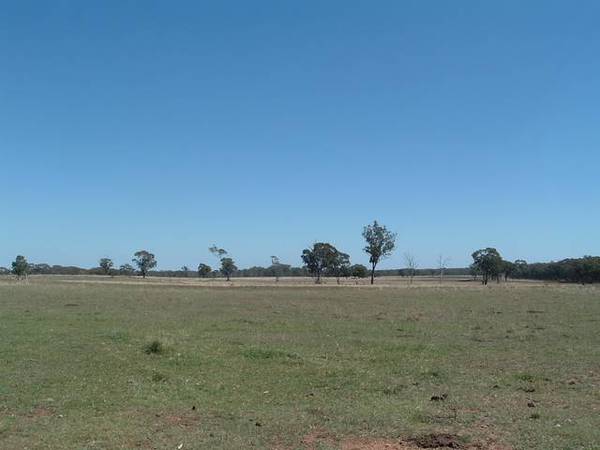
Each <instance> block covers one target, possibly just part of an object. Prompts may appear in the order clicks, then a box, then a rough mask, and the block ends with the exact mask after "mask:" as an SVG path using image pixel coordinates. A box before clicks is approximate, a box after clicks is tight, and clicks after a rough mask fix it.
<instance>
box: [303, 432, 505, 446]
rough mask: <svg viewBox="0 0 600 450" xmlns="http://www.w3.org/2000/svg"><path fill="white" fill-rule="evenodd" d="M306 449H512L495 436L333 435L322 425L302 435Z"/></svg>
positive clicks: (445, 434)
mask: <svg viewBox="0 0 600 450" xmlns="http://www.w3.org/2000/svg"><path fill="white" fill-rule="evenodd" d="M301 443H302V445H303V446H304V448H305V449H306V450H317V449H318V448H320V446H322V445H326V446H328V447H331V448H337V449H340V450H420V449H427V448H433V449H461V450H512V447H509V446H504V445H501V444H498V443H497V442H496V440H495V437H490V438H489V439H486V440H484V441H477V442H473V443H469V444H463V443H462V441H461V439H460V438H459V437H458V436H457V435H454V434H448V433H433V434H428V435H424V436H419V437H416V438H412V439H384V438H358V437H345V438H341V439H337V438H335V437H334V436H333V435H332V434H331V433H329V432H327V430H324V429H315V430H313V431H311V432H310V433H309V434H307V435H306V436H305V437H304V438H303V439H302V442H301Z"/></svg>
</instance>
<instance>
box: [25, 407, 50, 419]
mask: <svg viewBox="0 0 600 450" xmlns="http://www.w3.org/2000/svg"><path fill="white" fill-rule="evenodd" d="M53 415H54V411H52V410H51V409H49V408H45V407H43V406H36V407H35V408H33V409H32V410H31V411H30V412H29V414H27V417H29V418H30V419H37V418H39V417H50V416H53Z"/></svg>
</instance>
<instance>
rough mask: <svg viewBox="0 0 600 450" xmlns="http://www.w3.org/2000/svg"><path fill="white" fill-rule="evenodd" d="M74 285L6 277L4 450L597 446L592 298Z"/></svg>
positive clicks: (154, 283) (530, 291) (565, 291)
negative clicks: (367, 444)
mask: <svg viewBox="0 0 600 450" xmlns="http://www.w3.org/2000/svg"><path fill="white" fill-rule="evenodd" d="M61 280H62V279H61ZM78 280H79V279H78V278H77V277H72V278H71V279H70V281H69V282H67V281H66V280H65V281H59V280H56V279H53V278H52V277H49V278H47V279H44V278H32V280H31V281H30V282H29V283H28V284H26V285H25V284H21V285H19V284H16V283H14V282H12V281H11V279H6V280H5V281H2V280H0V315H1V316H2V318H3V320H2V335H3V336H4V338H3V339H2V340H1V341H0V354H1V355H2V358H3V359H2V364H1V365H0V380H2V381H0V395H1V396H2V397H1V398H2V407H1V408H2V411H3V415H2V416H1V417H0V448H34V447H37V446H38V445H39V443H40V442H42V441H43V442H44V445H45V446H46V447H48V448H53V449H71V448H85V447H86V446H87V447H90V445H91V444H88V443H89V442H92V441H94V442H97V443H98V444H96V446H101V447H102V448H121V447H127V448H131V447H135V446H136V444H125V445H124V444H123V442H127V443H129V442H132V443H136V442H147V441H148V439H149V438H150V439H152V446H154V447H155V448H177V446H178V445H180V444H182V443H183V444H184V446H183V448H211V449H228V450H229V449H242V448H244V449H245V448H251V447H254V448H276V447H279V448H290V449H292V448H304V444H303V443H302V442H303V440H305V439H308V438H307V436H309V435H311V433H312V431H313V430H315V429H319V430H324V431H323V432H322V434H325V432H326V433H327V434H326V435H327V436H331V437H333V438H334V440H332V441H331V442H330V443H329V444H326V443H323V444H319V442H320V441H319V440H318V439H317V441H316V443H315V447H316V448H319V447H318V446H319V445H321V447H323V448H327V446H329V448H337V444H336V442H337V441H336V439H346V438H349V437H352V436H371V437H381V438H382V439H388V440H389V442H397V439H399V438H403V439H405V440H406V441H407V442H409V441H410V439H411V438H413V437H414V439H424V438H425V437H427V436H430V437H431V442H440V441H439V439H451V441H448V442H457V443H458V444H460V445H462V446H463V447H464V448H468V445H467V444H465V442H470V443H473V444H477V443H480V445H481V447H480V448H493V446H492V445H487V442H488V441H487V439H491V438H493V439H494V442H495V443H497V444H498V445H499V446H501V447H500V448H507V449H510V448H514V449H527V450H546V449H550V448H585V449H587V448H594V447H593V446H594V445H595V443H597V442H599V441H600V418H599V417H598V415H597V414H595V411H596V409H597V408H598V407H599V399H598V397H597V395H596V391H597V389H596V386H597V385H598V384H600V374H599V373H598V367H597V361H598V359H599V358H600V354H599V353H598V349H599V348H600V337H599V335H598V333H597V325H598V323H597V322H596V319H595V318H596V317H597V316H598V315H600V302H598V292H597V288H596V287H581V286H576V285H554V286H552V285H551V286H543V285H542V284H534V285H533V286H531V287H528V286H529V284H530V283H519V282H515V283H514V284H511V285H508V286H507V287H505V285H504V284H500V285H499V286H497V285H496V284H495V283H494V285H493V286H492V287H491V288H487V289H482V288H481V287H480V284H479V283H466V284H467V285H468V286H467V287H465V283H462V284H460V283H452V282H451V281H450V279H447V280H446V282H445V284H444V287H441V288H440V287H439V282H438V281H437V280H436V279H432V280H431V282H430V286H432V287H431V288H428V287H421V288H419V289H408V288H407V284H406V283H403V282H402V281H400V280H397V281H396V282H395V283H396V284H394V286H396V287H391V288H390V287H385V285H386V284H388V283H387V282H386V283H381V285H380V286H379V288H378V289H377V290H372V289H370V288H366V287H365V288H361V287H343V288H309V289H307V288H301V287H285V286H283V285H282V284H281V283H280V284H279V286H277V287H276V286H275V282H274V280H273V287H271V288H269V287H257V286H255V287H251V288H243V287H242V288H239V287H238V288H232V289H223V288H208V287H196V288H194V289H190V288H189V287H186V285H187V284H188V283H189V282H190V281H192V280H185V283H184V286H182V287H177V286H172V285H170V284H169V281H168V280H164V282H163V281H161V280H157V279H154V278H152V279H151V280H149V281H146V282H143V281H142V280H141V279H140V280H139V281H138V282H137V283H139V284H137V285H132V281H131V280H123V284H119V281H118V280H106V279H102V278H99V279H97V280H99V281H97V282H89V280H87V281H84V280H81V281H78ZM195 282H196V283H198V284H202V283H204V282H203V281H202V280H195ZM419 283H422V282H421V281H419V280H418V279H415V284H416V285H421V286H427V284H419ZM204 285H205V286H206V285H208V283H206V284H204ZM461 286H463V287H461ZM69 305H76V306H69ZM529 311H532V312H536V313H532V312H529ZM507 330H511V332H510V333H507ZM148 337H151V338H152V339H148ZM154 340H156V341H157V343H160V345H158V344H157V343H156V344H152V342H151V341H154ZM148 344H151V347H152V348H154V349H156V348H163V353H158V354H152V353H151V354H150V355H149V354H146V353H145V351H146V350H145V348H144V347H145V346H146V345H148ZM166 344H168V349H169V351H164V348H165V347H164V346H165V345H166ZM74 350H77V355H76V357H74ZM433 399H436V400H433ZM531 404H533V405H534V406H533V407H532V406H531ZM90 405H93V408H94V409H95V411H97V412H96V413H95V415H94V416H93V417H91V416H90V414H89V411H90ZM256 423H260V426H258V425H256ZM149 424H152V428H151V429H150V428H149ZM557 425H561V426H560V427H558V426H557ZM365 429H366V430H368V432H365V433H363V432H362V431H361V430H365ZM446 435H447V436H446ZM457 436H458V437H457ZM394 440H396V441H394ZM328 442H329V441H328ZM410 442H415V441H410ZM423 442H426V441H423ZM100 443H101V444H100ZM486 445H487V446H486ZM349 448H351V447H349ZM359 448H360V447H359ZM391 448H393V447H391Z"/></svg>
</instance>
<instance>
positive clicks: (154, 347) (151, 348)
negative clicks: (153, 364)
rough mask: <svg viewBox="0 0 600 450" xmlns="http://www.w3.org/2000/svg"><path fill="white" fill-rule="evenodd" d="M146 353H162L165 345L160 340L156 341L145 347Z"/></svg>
mask: <svg viewBox="0 0 600 450" xmlns="http://www.w3.org/2000/svg"><path fill="white" fill-rule="evenodd" d="M144 352H145V353H146V354H148V355H151V354H158V353H162V352H163V345H162V343H161V342H160V341H159V340H158V339H154V340H153V341H152V342H149V343H147V344H146V345H145V346H144Z"/></svg>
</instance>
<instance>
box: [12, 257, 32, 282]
mask: <svg viewBox="0 0 600 450" xmlns="http://www.w3.org/2000/svg"><path fill="white" fill-rule="evenodd" d="M12 273H13V274H15V275H16V276H17V278H19V279H21V278H27V274H28V273H29V264H28V263H27V258H25V257H24V256H22V255H18V256H17V257H16V258H15V260H14V261H13V263H12Z"/></svg>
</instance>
